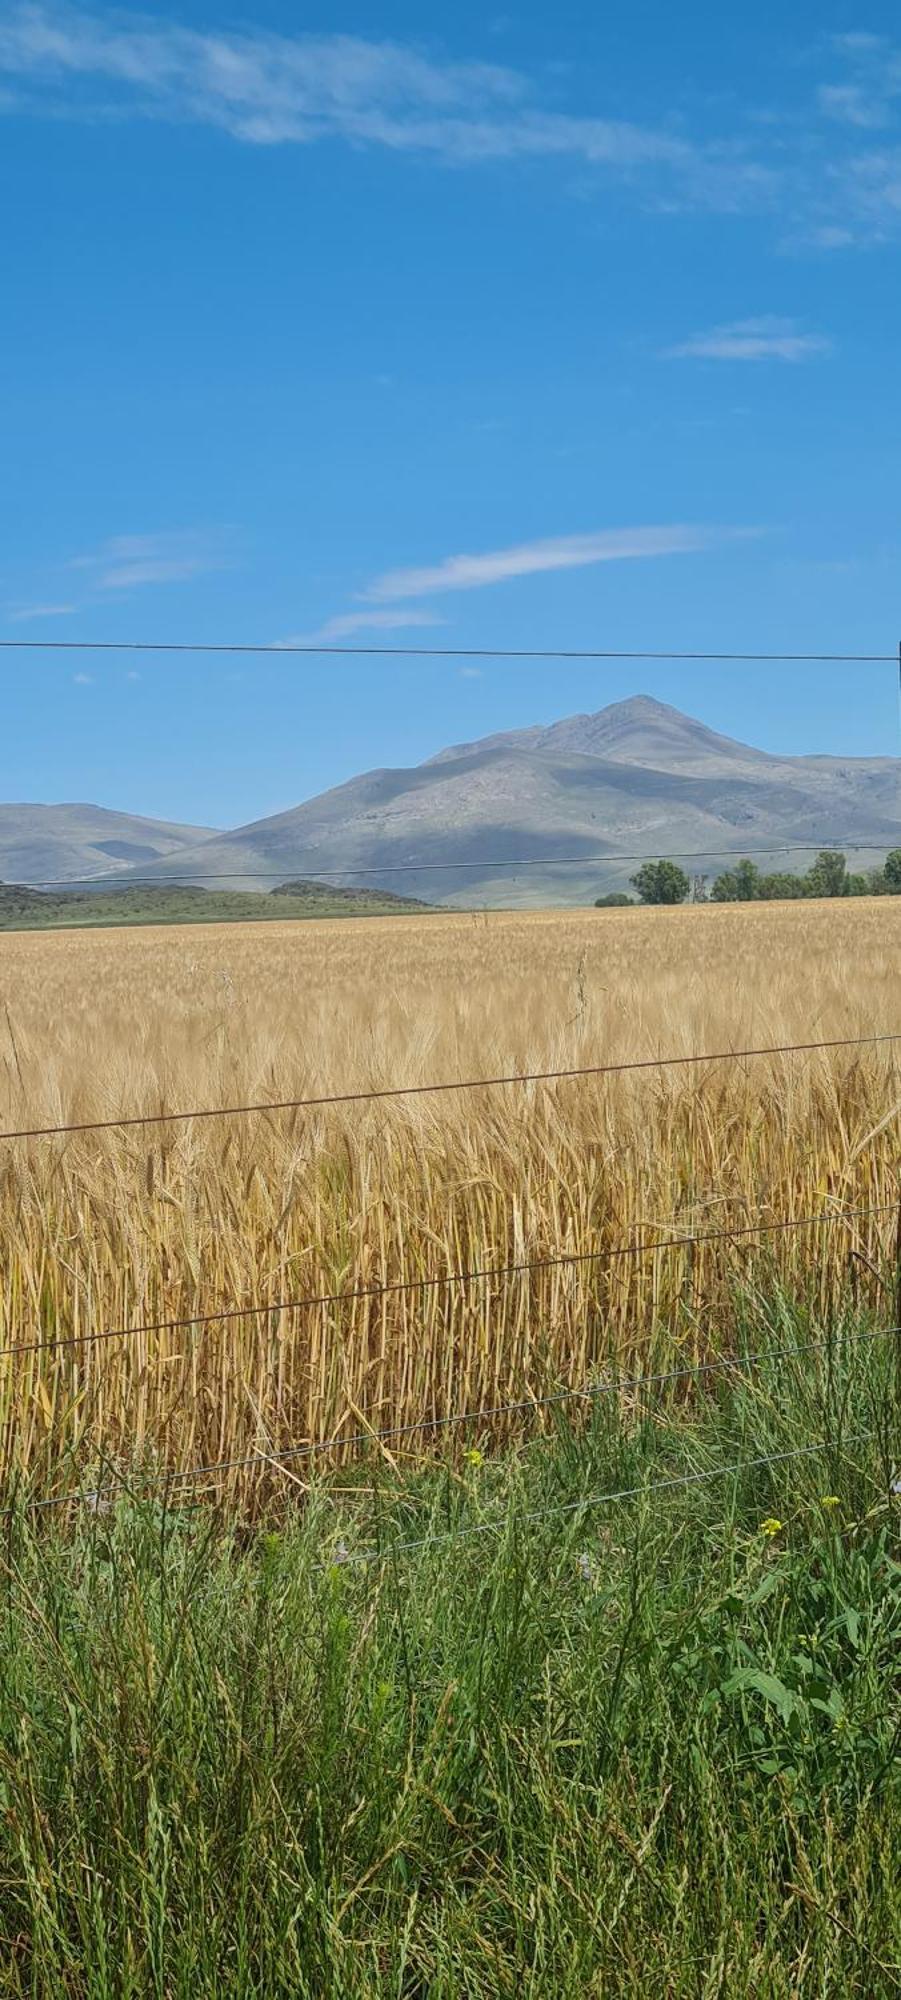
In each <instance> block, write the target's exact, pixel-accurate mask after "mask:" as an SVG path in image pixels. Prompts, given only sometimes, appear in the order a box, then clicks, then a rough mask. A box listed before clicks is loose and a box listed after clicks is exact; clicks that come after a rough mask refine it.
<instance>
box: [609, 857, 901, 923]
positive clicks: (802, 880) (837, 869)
mask: <svg viewBox="0 0 901 2000" xmlns="http://www.w3.org/2000/svg"><path fill="white" fill-rule="evenodd" d="M630 881H631V886H632V888H633V889H634V890H635V891H636V894H635V896H627V895H626V894H625V893H624V892H623V891H618V892H617V893H615V894H613V895H609V896H599V897H598V899H597V902H596V903H595V909H596V910H604V909H623V908H628V907H629V906H630V905H632V904H634V903H635V902H639V903H685V902H687V901H688V898H689V896H690V895H692V888H694V894H693V895H692V900H693V902H696V903H706V902H711V903H770V902H786V901H792V902H799V901H800V900H801V899H802V897H805V896H899V895H901V847H895V848H893V849H892V851H891V853H890V854H888V855H887V856H886V859H885V861H884V862H883V865H882V867H881V868H870V869H867V870H866V872H865V873H859V874H855V873H853V872H852V871H851V870H850V869H849V867H848V861H847V856H846V855H844V854H841V853H840V852H839V851H838V850H837V849H834V848H829V847H825V848H823V849H822V850H821V852H820V853H819V854H818V855H817V858H816V860H815V861H814V863H813V864H812V866H811V867H810V868H808V870H807V873H806V874H805V875H792V874H790V873H789V872H788V871H787V870H786V871H784V872H782V873H776V874H772V875H766V874H763V873H762V872H761V870H760V869H759V868H758V867H757V865H756V862H754V861H751V860H749V859H747V858H745V859H743V860H741V861H737V862H736V864H735V867H734V868H726V869H724V871H723V873H722V874H721V875H717V877H716V879H715V881H714V882H713V883H712V884H711V886H710V888H709V890H708V888H707V886H706V882H705V881H704V880H703V878H702V880H701V881H700V882H699V881H698V880H697V879H696V880H695V882H694V885H693V884H692V880H691V877H690V876H688V875H686V873H685V870H684V868H680V867H679V866H678V863H677V862H675V861H663V860H661V861H645V862H643V864H642V866H641V867H640V868H639V869H638V871H637V873H636V874H634V875H633V876H631V877H630Z"/></svg>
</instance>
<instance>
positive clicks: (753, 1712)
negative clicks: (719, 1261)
mask: <svg viewBox="0 0 901 2000" xmlns="http://www.w3.org/2000/svg"><path fill="white" fill-rule="evenodd" d="M763 1333H766V1334H767V1335H768V1337H769V1339H770V1340H771V1341H772V1342H775V1343H776V1344H780V1345H781V1344H783V1343H785V1342H788V1341H790V1340H792V1339H797V1340H804V1339H805V1338H810V1337H811V1333H810V1330H809V1329H807V1328H805V1327H804V1325H803V1324H799V1322H798V1320H797V1319H794V1320H790V1319H789V1318H788V1317H787V1316H786V1315H785V1314H784V1313H782V1312H780V1311H774V1312H773V1313H772V1314H770V1315H769V1316H768V1324H767V1327H766V1328H765V1329H762V1328H761V1326H760V1325H759V1324H758V1325H757V1326H756V1327H754V1326H747V1327H745V1328H743V1329H742V1339H747V1340H748V1343H749V1344H753V1345H755V1346H756V1345H759V1344H760V1341H761V1337H762V1334H763ZM894 1368H895V1356H894V1354H893V1351H892V1343H891V1341H889V1340H873V1341H864V1340H861V1341H859V1342H851V1341H847V1342H846V1341H845V1339H844V1338H843V1337H842V1336H840V1335H837V1336H836V1338H835V1340H834V1341H833V1342H832V1343H831V1345H830V1349H829V1352H828V1353H827V1354H826V1355H825V1356H820V1357H814V1358H811V1357H797V1358H785V1357H783V1358H781V1359H778V1358H775V1357H774V1358H773V1359H772V1360H771V1361H768V1362H767V1363H765V1364H764V1365H763V1366H762V1367H760V1368H758V1369H755V1370H754V1372H753V1376H750V1375H749V1378H748V1379H747V1380H745V1379H741V1378H738V1379H736V1378H731V1379H730V1378H728V1377H724V1378H720V1377H714V1378H711V1381H710V1382H709V1383H708V1385H707V1386H706V1387H705V1389H704V1391H703V1393H701V1392H699V1391H695V1390H693V1391H692V1392H691V1393H690V1394H688V1395H686V1391H685V1385H684V1384H683V1385H681V1387H680V1386H678V1385H677V1387H675V1388H669V1389H665V1388H658V1389H657V1390H655V1391H654V1392H653V1395H649V1394H646V1396H645V1398H644V1399H643V1400H641V1401H636V1397H635V1394H634V1392H630V1393H629V1394H628V1395H624V1396H623V1397H622V1398H621V1399H620V1401H619V1407H614V1402H613V1399H612V1398H604V1399H598V1400H597V1401H596V1402H595V1403H594V1404H593V1405H592V1406H591V1408H590V1409H589V1410H587V1411H586V1413H585V1415H584V1419H583V1422H582V1424H581V1425H580V1426H579V1427H574V1426H573V1424H572V1422H571V1421H570V1420H567V1421H564V1418H563V1414H562V1410H563V1407H564V1406H561V1411H560V1413H559V1421H558V1423H557V1426H556V1429H555V1431H554V1433H553V1435H551V1436H547V1437H545V1438H543V1439H539V1438H536V1439H535V1440H534V1441H533V1443H531V1444H530V1445H528V1446H527V1447H525V1448H524V1449H522V1450H520V1451H519V1452H517V1453H515V1454H512V1453H507V1454H506V1455H503V1456H500V1455H499V1456H497V1457H495V1456H494V1455H493V1453H492V1450H491V1447H490V1443H489V1439H488V1437H487V1436H479V1434H478V1431H477V1430H476V1429H475V1428H473V1429H471V1430H470V1432H469V1433H468V1434H467V1436H466V1437H465V1438H461V1439H458V1440H457V1442H456V1444H455V1447H454V1449H453V1452H452V1453H451V1448H450V1446H448V1447H447V1451H448V1455H447V1456H446V1457H442V1458H437V1459H433V1460H432V1461H431V1463H429V1464H426V1465H422V1464H419V1465H414V1464H411V1465H409V1466H407V1467H404V1466H402V1465H400V1464H398V1462H397V1460H396V1458H392V1459H391V1460H389V1459H388V1458H387V1457H386V1455H385V1453H384V1452H383V1453H382V1454H381V1455H380V1456H379V1455H377V1454H376V1453H375V1452H374V1451H373V1452H372V1453H371V1454H370V1456H369V1457H368V1458H367V1460H366V1461H365V1462H360V1461H357V1462H356V1463H355V1464H353V1465H349V1466H347V1467H345V1468H344V1469H343V1470H341V1469H335V1468H334V1467H333V1468H331V1470H328V1471H326V1470H323V1469H321V1468H320V1469H319V1470H318V1471H316V1470H315V1469H314V1468H312V1467H311V1465H310V1464H309V1463H308V1462H305V1461H303V1460H302V1459H298V1460H296V1461H294V1464H293V1467H292V1471H293V1473H294V1475H295V1479H297V1480H302V1481H303V1482H304V1484H303V1485H302V1486H301V1485H297V1484H294V1485H289V1486H288V1489H287V1494H285V1493H284V1492H283V1490H282V1489H280V1488H279V1487H278V1484H277V1482H276V1481H275V1475H270V1477H271V1478H272V1479H273V1481H274V1483H273V1485H272V1487H271V1489H270V1500H269V1503H268V1517H267V1518H265V1519H264V1521H263V1524H262V1525H260V1526H258V1527H256V1528H254V1529H252V1530H251V1529H249V1528H239V1527H238V1526H235V1525H234V1524H229V1521H228V1518H227V1514H226V1511H225V1510H224V1509H223V1510H221V1511H220V1512H217V1511H215V1509H214V1507H212V1506H211V1505H210V1504H208V1503H207V1502H206V1500H205V1498H204V1496H203V1495H202V1494H200V1493H199V1492H198V1493H196V1494H194V1495H192V1496H186V1497H184V1498H183V1500H182V1503H181V1504H180V1505H179V1507H177V1508H176V1507H175V1506H174V1505H173V1506H172V1507H171V1508H169V1509H167V1508H164V1507H163V1506H162V1505H161V1503H160V1500H159V1497H156V1498H154V1497H153V1493H152V1489H151V1488H150V1487H145V1488H144V1497H141V1489H140V1486H139V1485H136V1486H135V1489H134V1492H133V1494H132V1495H131V1496H130V1497H127V1498H123V1499H120V1500H119V1501H117V1502H116V1504H115V1505H114V1506H113V1507H112V1508H111V1509H110V1511H109V1512H101V1511H98V1510H96V1509H95V1510H93V1511H90V1510H89V1509H87V1508H84V1509H83V1510H81V1511H80V1512H79V1513H78V1516H77V1518H76V1517H74V1516H70V1517H67V1518H64V1517H63V1516H60V1515H51V1514H47V1515H43V1516H41V1515H39V1514H36V1513H33V1512H28V1511H27V1509H26V1507H25V1505H24V1503H23V1502H22V1500H21V1499H20V1500H18V1501H17V1503H16V1509H15V1512H14V1513H13V1514H12V1515H11V1516H10V1518H9V1519H8V1522H7V1524H6V1532H5V1539H4V1542H3V1545H2V1556H0V1629H2V1640H3V1643H2V1652H0V1992H2V1993H9V1994H22V1995H25V1994H28V1995H31V1996H47V2000H50V1996H53V2000H57V1996H59V1995H79V1996H81V1995H85V1996H91V2000H101V1996H103V2000H105V1996H116V2000H119V1996H122V2000H125V1996H138V1995H140V1996H144V1995H153V1996H160V2000H162V1996H167V1997H168V1996H179V1997H180V1996H184V2000H188V1996H191V2000H201V1996H204V2000H205V1996H210V2000H212V1996H217V2000H218V1996H220V1995H242V1996H250V1995H263V1996H266V2000H270V1996H272V2000H275V1996H285V2000H288V1996H291V2000H319V1996H322V1995H329V1996H331V1995H335V1996H340V2000H345V1996H346V2000H357V1996H359V2000H387V1996H397V2000H401V1996H403V2000H425V1996H435V2000H466V1997H467V1996H473V2000H474V1997H475V1996H485V1995H489V1996H493V1995H507V1994H509V1995H512V1996H516V2000H526V1996H529V1997H531V1996H542V2000H544V1997H545V1996H547V2000H583V1996H585V1995H597V1996H620V1995H629V1996H636V2000H638V1996H641V2000H644V1996H647V1995H654V1996H657V1995H663V1996H686V2000H688V1996H692V2000H694V1996H712V1995H722V1996H724V2000H746V1997H747V2000H751V1996H753V2000H783V1996H784V2000H789V1996H795V1995H808V1994H809V1995H811V1996H813V1995H816V1996H820V1995H823V1996H832V1995H835V1996H839V1995H841V1996H843V2000H844V1996H846V1995H860V1996H862V2000H863V1996H867V2000H873V1996H882V1995H888V1994H893V1993H896V1992H899V1991H901V1976H899V1971H898V1966H899V1962H901V1897H899V1881H901V1871H899V1836H901V1816H899V1782H898V1781H899V1765H898V1753H899V1735H901V1703H899V1680H898V1660H899V1646H901V1568H899V1561H898V1555H899V1551H898V1525H899V1522H898V1509H899V1505H901V1503H899V1501H898V1500H897V1499H896V1498H895V1497H894V1496H893V1495H892V1492H891V1485H892V1478H893V1472H894V1469H895V1465H896V1460H895V1457H894V1453H895V1450H896V1448H897V1421H896V1418H897V1406H896V1396H895V1387H896V1384H895V1375H894ZM864 1434H869V1435H864ZM824 1438H829V1439H831V1440H832V1441H833V1442H831V1443H830V1445H829V1447H828V1448H827V1449H825V1450H823V1451H822V1452H817V1453H811V1454H810V1455H808V1456H794V1457H791V1458H785V1459H783V1460H781V1461H780V1462H777V1463H775V1464H772V1465H749V1464H748V1461H749V1460H751V1459H754V1458H760V1457H762V1456H764V1455H770V1454H778V1453H796V1454H797V1453H801V1452H806V1451H807V1448H808V1447H809V1446H810V1445H811V1444H814V1443H818V1442H819V1441H821V1440H822V1439H824ZM736 1461H743V1462H744V1464H745V1469H744V1470H743V1471H739V1472H730V1473H728V1475H727V1476H720V1477H715V1478H709V1479H708V1478H704V1479H702V1480H698V1481H697V1483H695V1484H692V1485H683V1486H672V1487H670V1488H669V1489H668V1490H665V1491H663V1492H660V1493H657V1494H655V1493H653V1492H647V1493H645V1494H644V1495H643V1496H642V1497H640V1498H638V1499H629V1500H620V1501H618V1502H608V1503H606V1504H604V1505H601V1506H598V1505H593V1504H592V1502H593V1501H595V1500H596V1499H597V1496H599V1495H601V1494H604V1493H606V1492H608V1491H610V1490H611V1489H621V1488H623V1487H629V1486H632V1485H636V1484H638V1485H650V1484H651V1483H652V1482H654V1481H659V1480H662V1479H666V1478H670V1479H678V1478H680V1477H681V1476H682V1475H683V1474H684V1473H704V1474H706V1473H709V1472H714V1471H715V1470H716V1469H717V1468H720V1467H723V1466H731V1465H732V1464H733V1463H734V1462H736ZM310 1479H312V1480H313V1484H312V1485H309V1484H307V1482H308V1481H309V1480H310ZM189 1501H190V1504H189ZM201 1503H203V1504H201ZM833 1503H835V1504H833ZM768 1519H772V1521H773V1522H775V1521H778V1522H779V1523H781V1526H779V1527H778V1529H774V1530H773V1532H772V1533H771V1534H767V1533H766V1532H764V1531H763V1528H762V1524H763V1523H764V1522H765V1521H767V1520H768ZM345 1551H346V1555H345Z"/></svg>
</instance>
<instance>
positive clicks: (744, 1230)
mask: <svg viewBox="0 0 901 2000" xmlns="http://www.w3.org/2000/svg"><path fill="white" fill-rule="evenodd" d="M897 1206H898V1205H897V1202H895V1201H890V1202H874V1203H869V1204H867V1206H865V1207H860V1208H838V1209H824V1210H821V1211H820V1212H819V1213H818V1214H816V1215H799V1216H793V1217H790V1218H783V1219H782V1220H781V1221H778V1222H752V1223H746V1224H742V1225H741V1226H740V1227H739V1228H732V1229H709V1230H701V1231H696V1232H694V1233H692V1234H689V1235H685V1236H668V1237H663V1238H662V1239H661V1240H660V1241H659V1242H656V1243H617V1244H614V1245H612V1247H610V1248H608V1249H604V1250H571V1251H563V1252H561V1253H559V1254H557V1255H555V1256H553V1257H535V1258H525V1259H522V1260H520V1261H518V1262H516V1263H512V1264H496V1265H486V1266H482V1267H480V1268H476V1269H473V1270H468V1271H444V1272H440V1273H437V1274H432V1275H428V1276H425V1277H422V1278H400V1279H397V1280H395V1281H393V1282H392V1283H390V1284H387V1285H362V1286H357V1287H353V1288H351V1289H350V1290H348V1291H343V1292H318V1293H313V1294H311V1295H310V1296H308V1297H304V1298H294V1299H273V1300H270V1301H268V1302H267V1301H259V1302H254V1301H251V1302H250V1303H249V1304H247V1305H244V1306H228V1307H225V1308H223V1309H222V1310H221V1311H217V1312H212V1313H189V1314H185V1315H182V1316H177V1317H173V1318H170V1319H159V1320H150V1321H146V1322H145V1323H144V1324H143V1325H140V1326H118V1327H102V1328H100V1329H98V1330H96V1331H94V1332H93V1333H72V1334H62V1335H58V1336H55V1337H54V1338H53V1339H51V1340H31V1341H15V1342H13V1343H11V1344H10V1345H9V1346H7V1347H0V1360H4V1359H9V1358H10V1357H12V1356H14V1355H19V1354H49V1353H54V1352H57V1351H60V1350H62V1349H64V1348H75V1347H93V1346H96V1345H99V1344H100V1343H101V1342H105V1341H109V1340H137V1339H139V1338H140V1337H142V1336H143V1335H145V1334H156V1333H174V1332H177V1331H178V1330H179V1329H184V1328H188V1327H195V1326H196V1327H204V1326H223V1325H225V1324H226V1323H227V1322H229V1321H231V1320H240V1319H262V1318H265V1317H266V1315H267V1314H272V1313H287V1312H303V1311H312V1310H313V1309H315V1308H316V1307H318V1306H330V1305H352V1304H356V1303H361V1302H362V1301H363V1300H365V1299H382V1298H391V1297H397V1296H399V1295H401V1294H409V1293H411V1292H431V1291H439V1290H441V1289H442V1288H444V1287H445V1286H449V1285H467V1284H475V1283H477V1282H479V1281H481V1280H491V1279H499V1278H512V1277H519V1276H522V1275H524V1274H525V1273H526V1272H532V1271H552V1270H559V1269H571V1268H575V1267H576V1266H583V1265H586V1264H598V1263H613V1262H615V1261H618V1260H619V1259H620V1258H625V1257H651V1256H655V1255H656V1254H657V1253H658V1252H659V1251H661V1250H678V1249H683V1248H687V1247H688V1246H690V1245H693V1244H702V1243H724V1242H738V1241H741V1240H743V1239H745V1238H747V1237H751V1236H761V1235H767V1236H772V1235H782V1234H785V1233H786V1232H787V1231H789V1230H792V1229H811V1228H814V1227H816V1225H817V1224H819V1223H829V1224H833V1223H836V1222H851V1221H855V1220H857V1219H858V1218H860V1217H864V1216H872V1215H894V1214H895V1213H896V1211H897Z"/></svg>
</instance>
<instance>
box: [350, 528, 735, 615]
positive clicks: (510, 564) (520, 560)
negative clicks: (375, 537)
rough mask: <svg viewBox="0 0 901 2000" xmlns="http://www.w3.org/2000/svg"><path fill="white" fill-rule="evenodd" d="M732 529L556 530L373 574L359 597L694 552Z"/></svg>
mask: <svg viewBox="0 0 901 2000" xmlns="http://www.w3.org/2000/svg"><path fill="white" fill-rule="evenodd" d="M736 532H746V531H741V530H739V531H736V530H727V529H717V528H707V527H692V526H675V527H640V528H601V529H598V530H597V531H596V532H595V533H593V534H587V535H555V536H552V537H550V538H549V539H547V540H544V541H537V542H521V543H518V544H517V545H516V546H515V547H513V548H508V549H493V550H489V551H488V552H487V553H485V554H483V555H458V556H445V557H444V558H443V560H442V561H441V562H438V563H433V564H430V565H428V566H427V567H425V568H422V569H393V570H388V571H386V573H385V575H384V576H379V577H376V579H375V581H374V582H373V583H371V584H370V585H369V588H368V589H367V590H366V591H365V592H364V596H365V597H366V598H367V599H368V600H369V601H370V602H372V603H385V602H390V601H392V600H397V599H404V598H410V597H429V596H432V595H436V596H437V595H443V593H444V592H446V591H456V590H481V589H483V588H484V587H485V586H486V585H487V584H492V583H509V582H511V581H512V580H513V579H514V578H516V577H523V576H539V575H542V574H545V573H546V572H548V571H550V570H564V569H585V568H587V567H588V566H589V565H590V564H593V563H607V562H628V561H633V560H636V559H640V558H649V557H654V556H673V555H694V554H697V553H698V552H699V551H701V550H702V549H708V548H711V547H712V546H713V545H714V544H715V543H716V542H718V541H723V540H724V539H726V538H727V536H730V535H734V534H735V533H736Z"/></svg>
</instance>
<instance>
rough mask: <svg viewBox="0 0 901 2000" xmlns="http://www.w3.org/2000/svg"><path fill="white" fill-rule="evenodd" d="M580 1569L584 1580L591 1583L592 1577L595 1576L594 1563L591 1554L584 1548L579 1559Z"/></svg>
mask: <svg viewBox="0 0 901 2000" xmlns="http://www.w3.org/2000/svg"><path fill="white" fill-rule="evenodd" d="M578 1570H579V1575H580V1577H581V1579H582V1582H583V1583H590V1582H591V1580H592V1577H593V1576H594V1565H593V1563H592V1560H591V1557H590V1556H589V1555H586V1554H585V1552H584V1550H583V1553H582V1554H581V1555H580V1556H579V1559H578Z"/></svg>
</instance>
